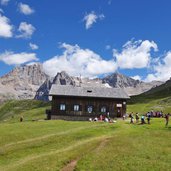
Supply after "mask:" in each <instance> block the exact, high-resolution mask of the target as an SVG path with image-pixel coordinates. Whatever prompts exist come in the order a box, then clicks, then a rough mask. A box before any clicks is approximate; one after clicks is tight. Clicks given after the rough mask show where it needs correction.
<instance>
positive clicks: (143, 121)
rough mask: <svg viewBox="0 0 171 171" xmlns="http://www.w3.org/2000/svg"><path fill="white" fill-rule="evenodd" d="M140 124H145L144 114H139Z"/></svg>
mask: <svg viewBox="0 0 171 171" xmlns="http://www.w3.org/2000/svg"><path fill="white" fill-rule="evenodd" d="M141 124H145V116H144V115H142V116H141Z"/></svg>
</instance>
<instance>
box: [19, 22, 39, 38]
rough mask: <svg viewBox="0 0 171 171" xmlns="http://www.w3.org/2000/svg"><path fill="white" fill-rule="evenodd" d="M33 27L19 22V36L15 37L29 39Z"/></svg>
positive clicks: (33, 29)
mask: <svg viewBox="0 0 171 171" xmlns="http://www.w3.org/2000/svg"><path fill="white" fill-rule="evenodd" d="M35 30H36V29H35V27H33V26H32V25H31V24H28V23H26V22H21V23H20V26H19V28H18V31H19V32H20V34H19V35H17V36H16V37H17V38H26V39H28V38H31V36H32V34H33V33H34V31H35Z"/></svg>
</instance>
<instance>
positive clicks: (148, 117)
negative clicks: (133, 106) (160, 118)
mask: <svg viewBox="0 0 171 171" xmlns="http://www.w3.org/2000/svg"><path fill="white" fill-rule="evenodd" d="M150 119H151V114H150V112H149V113H147V122H148V124H150Z"/></svg>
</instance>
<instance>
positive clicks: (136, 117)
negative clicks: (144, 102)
mask: <svg viewBox="0 0 171 171" xmlns="http://www.w3.org/2000/svg"><path fill="white" fill-rule="evenodd" d="M135 119H136V123H138V122H139V116H138V113H136V115H135Z"/></svg>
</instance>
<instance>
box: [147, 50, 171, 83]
mask: <svg viewBox="0 0 171 171" xmlns="http://www.w3.org/2000/svg"><path fill="white" fill-rule="evenodd" d="M170 66H171V51H169V52H167V53H166V54H165V55H164V57H163V58H161V59H160V62H158V64H154V65H153V66H152V67H153V73H150V74H148V75H147V77H146V79H145V81H147V82H149V81H154V80H160V81H166V80H168V79H170V77H171V67H170Z"/></svg>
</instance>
